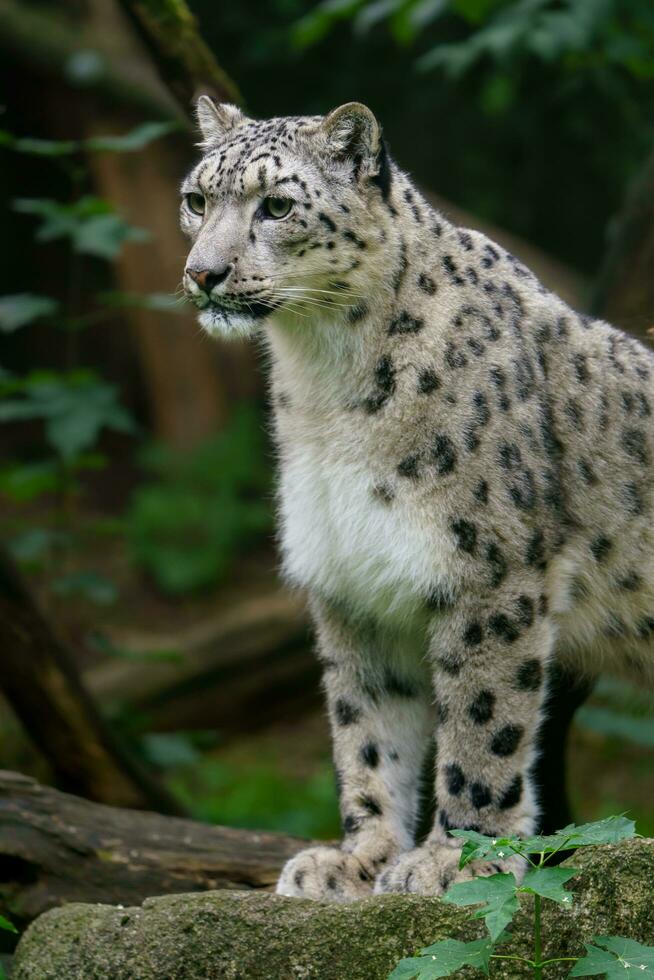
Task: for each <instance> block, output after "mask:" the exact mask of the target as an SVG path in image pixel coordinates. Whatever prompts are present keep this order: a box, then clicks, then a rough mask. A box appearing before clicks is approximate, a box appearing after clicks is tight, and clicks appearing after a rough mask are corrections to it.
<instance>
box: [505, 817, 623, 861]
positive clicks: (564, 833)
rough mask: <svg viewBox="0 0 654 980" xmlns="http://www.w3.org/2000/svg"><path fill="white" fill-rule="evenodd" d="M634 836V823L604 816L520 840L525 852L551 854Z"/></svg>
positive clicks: (613, 842)
mask: <svg viewBox="0 0 654 980" xmlns="http://www.w3.org/2000/svg"><path fill="white" fill-rule="evenodd" d="M635 836H636V825H635V823H634V821H633V820H628V819H627V817H624V816H620V817H606V819H605V820H596V821H594V822H593V823H585V824H581V825H580V826H578V827H577V826H575V824H569V825H568V826H567V827H564V828H563V830H559V831H557V833H556V834H550V835H549V836H546V837H540V836H537V837H528V838H527V839H526V840H524V841H523V842H522V846H523V847H524V850H525V853H527V854H543V853H545V854H552V853H553V852H554V851H560V850H564V849H567V848H577V847H594V846H596V845H598V844H617V843H618V841H621V840H628V839H629V838H630V837H635Z"/></svg>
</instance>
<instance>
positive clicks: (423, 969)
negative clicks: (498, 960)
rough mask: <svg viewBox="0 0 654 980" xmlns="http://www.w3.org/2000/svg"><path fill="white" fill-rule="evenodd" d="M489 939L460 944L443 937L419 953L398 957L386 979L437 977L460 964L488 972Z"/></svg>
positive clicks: (433, 979)
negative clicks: (399, 958) (405, 957)
mask: <svg viewBox="0 0 654 980" xmlns="http://www.w3.org/2000/svg"><path fill="white" fill-rule="evenodd" d="M493 947H494V944H493V941H492V940H491V939H478V940H477V941H476V942H472V943H462V942H459V940H458V939H443V940H442V941H441V942H439V943H434V945H433V946H428V947H427V948H426V949H423V950H421V951H420V955H418V956H412V957H409V958H408V959H404V960H400V962H399V963H398V964H397V966H396V967H395V969H394V970H393V972H392V973H391V974H390V976H389V977H388V980H438V978H439V977H449V976H451V975H452V974H453V973H456V971H457V970H460V969H461V967H463V966H475V967H477V969H478V970H481V971H482V972H483V973H486V974H487V973H488V964H489V961H490V957H491V953H492V952H493Z"/></svg>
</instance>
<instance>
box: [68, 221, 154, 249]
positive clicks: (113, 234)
mask: <svg viewBox="0 0 654 980" xmlns="http://www.w3.org/2000/svg"><path fill="white" fill-rule="evenodd" d="M150 237H151V236H150V233H149V232H148V231H146V230H145V229H144V228H134V227H133V226H132V225H129V224H127V222H126V221H123V219H122V218H120V217H119V216H118V215H117V214H101V215H98V216H97V217H96V218H89V219H88V220H86V221H84V223H83V224H81V225H80V227H79V228H78V229H77V230H76V232H75V234H74V235H73V247H74V249H75V251H76V252H82V253H84V254H86V255H95V256H97V257H98V258H101V259H113V258H115V257H116V256H117V255H118V253H119V252H120V250H121V248H122V247H123V245H124V243H125V242H147V241H149V240H150Z"/></svg>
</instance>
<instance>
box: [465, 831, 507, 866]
mask: <svg viewBox="0 0 654 980" xmlns="http://www.w3.org/2000/svg"><path fill="white" fill-rule="evenodd" d="M450 835H451V836H452V837H458V838H460V839H461V840H463V841H464V842H465V843H464V845H463V849H462V851H461V860H460V862H459V867H460V868H464V867H465V866H466V864H470V862H471V861H476V860H479V859H480V858H486V857H487V858H488V859H489V860H492V859H494V858H499V860H500V861H501V860H503V859H504V858H506V857H509V856H511V855H512V854H522V853H524V851H523V842H522V841H521V840H520V838H519V837H487V836H486V835H485V834H479V833H477V831H476V830H451V831H450Z"/></svg>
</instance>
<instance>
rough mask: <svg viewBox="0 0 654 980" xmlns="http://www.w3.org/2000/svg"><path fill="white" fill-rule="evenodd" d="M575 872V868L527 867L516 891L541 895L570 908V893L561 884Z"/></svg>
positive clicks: (572, 876)
mask: <svg viewBox="0 0 654 980" xmlns="http://www.w3.org/2000/svg"><path fill="white" fill-rule="evenodd" d="M576 874H577V869H576V868H529V869H528V871H527V873H526V874H525V877H524V879H523V882H522V884H521V885H520V887H519V889H518V891H520V892H527V893H529V894H531V895H542V897H543V898H549V899H551V900H552V901H553V902H560V904H561V905H566V906H567V907H568V908H570V906H571V905H572V894H571V892H569V891H567V890H566V889H565V888H564V887H563V886H564V885H565V883H566V882H567V881H569V880H570V879H571V878H574V876H575V875H576Z"/></svg>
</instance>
